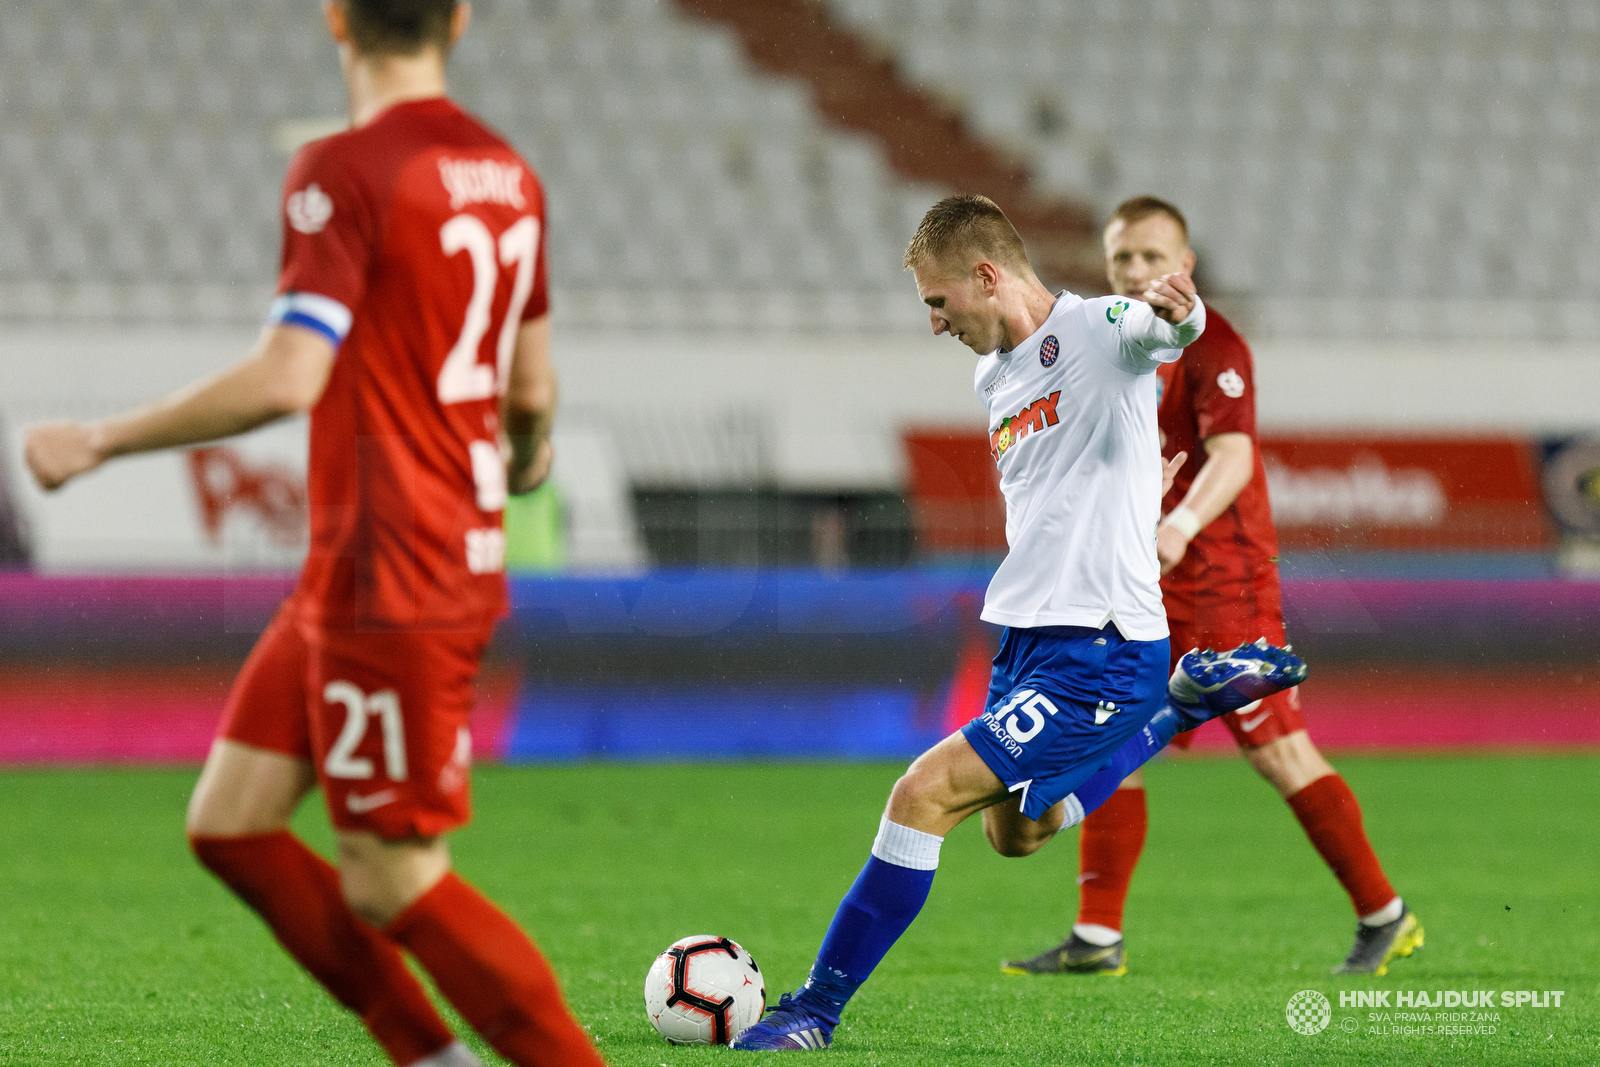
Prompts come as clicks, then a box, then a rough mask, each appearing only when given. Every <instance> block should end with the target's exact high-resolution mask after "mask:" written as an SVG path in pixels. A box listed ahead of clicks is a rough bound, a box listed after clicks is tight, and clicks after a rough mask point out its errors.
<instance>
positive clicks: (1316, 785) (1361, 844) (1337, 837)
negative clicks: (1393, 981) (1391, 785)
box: [1289, 774, 1395, 915]
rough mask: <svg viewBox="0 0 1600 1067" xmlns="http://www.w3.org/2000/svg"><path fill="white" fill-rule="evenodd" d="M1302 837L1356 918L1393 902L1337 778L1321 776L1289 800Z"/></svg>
mask: <svg viewBox="0 0 1600 1067" xmlns="http://www.w3.org/2000/svg"><path fill="white" fill-rule="evenodd" d="M1289 807H1290V808H1292V809H1294V815H1295V818H1297V819H1299V820H1300V825H1301V826H1304V827H1305V828H1306V836H1307V837H1309V838H1311V843H1312V844H1313V845H1315V846H1316V849H1317V852H1319V853H1320V854H1321V855H1322V858H1323V859H1324V860H1326V861H1327V863H1328V866H1329V867H1332V868H1333V876H1334V877H1335V878H1337V879H1339V884H1340V885H1342V886H1344V891H1345V892H1346V893H1349V894H1350V903H1352V904H1354V905H1355V909H1356V914H1357V915H1371V914H1372V913H1373V912H1375V911H1377V910H1378V909H1379V908H1382V907H1383V906H1384V905H1385V904H1387V903H1389V902H1390V901H1391V900H1393V899H1394V897H1395V892H1394V887H1393V886H1392V885H1390V884H1389V879H1388V878H1386V877H1384V874H1383V866H1382V865H1381V864H1379V863H1378V857H1377V854H1376V853H1374V852H1373V851H1372V844H1371V842H1369V841H1368V840H1367V831H1366V830H1365V829H1363V828H1362V825H1361V805H1360V804H1359V803H1357V802H1356V795H1355V794H1354V793H1352V792H1351V791H1350V787H1349V786H1348V785H1346V784H1345V781H1344V779H1343V778H1342V777H1340V776H1339V775H1338V774H1326V775H1323V776H1322V777H1321V778H1318V779H1317V780H1316V781H1314V782H1312V783H1311V784H1310V785H1308V786H1306V787H1305V788H1303V789H1301V790H1300V791H1299V792H1298V793H1295V794H1294V795H1293V796H1291V797H1289Z"/></svg>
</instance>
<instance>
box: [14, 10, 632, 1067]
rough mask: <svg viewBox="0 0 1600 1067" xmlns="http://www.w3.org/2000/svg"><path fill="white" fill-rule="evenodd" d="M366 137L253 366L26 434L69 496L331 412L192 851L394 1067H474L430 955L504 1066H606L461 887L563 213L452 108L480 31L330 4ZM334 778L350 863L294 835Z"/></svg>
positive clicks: (200, 791) (358, 136)
mask: <svg viewBox="0 0 1600 1067" xmlns="http://www.w3.org/2000/svg"><path fill="white" fill-rule="evenodd" d="M324 11H325V14H326V17H327V22H328V27H329V30H330V32H331V34H332V36H333V38H334V40H335V41H336V42H337V43H338V45H339V52H340V59H341V63H342V66H343V69H344V74H345V81H346V85H347V88H348V90H349V97H350V111H351V128H350V129H349V130H348V131H347V132H344V133H341V134H337V135H335V136H332V137H329V138H327V139H325V140H322V141H318V142H314V143H312V144H310V145H308V146H306V147H305V148H304V149H302V150H301V152H300V153H299V154H298V155H297V156H296V157H295V159H294V161H293V162H292V163H291V164H290V167H289V173H288V178H287V181H286V183H285V189H284V197H283V201H282V205H281V207H282V211H283V219H284V225H285V229H284V247H283V262H282V268H281V271H280V274H279V282H278V294H279V295H278V299H277V300H276V301H275V302H274V304H273V306H272V311H271V314H270V315H269V318H268V326H267V329H266V330H265V331H264V332H263V334H262V338H261V341H260V343H259V344H258V347H257V349H256V351H255V353H254V354H253V355H252V356H251V357H250V358H249V359H247V360H246V361H245V362H243V363H241V364H239V365H237V366H236V367H234V368H232V369H231V370H228V371H225V372H223V373H222V374H220V375H218V376H217V377H215V378H213V379H211V380H209V381H206V382H201V383H198V384H197V385H195V386H192V387H191V388H189V389H186V390H183V391H181V392H179V393H177V394H175V395H174V396H172V397H170V398H169V399H167V400H165V401H162V402H159V403H156V404H153V405H151V406H149V407H146V408H142V409H140V410H138V411H134V412H130V413H128V414H125V415H121V416H116V417H113V418H110V419H106V420H103V421H101V422H98V423H93V424H89V425H79V424H75V423H54V424H48V425H44V426H40V427H36V428H35V429H34V430H33V431H32V432H31V433H30V434H29V437H28V442H27V459H28V463H29V465H30V467H31V468H32V470H33V472H34V475H35V477H36V478H37V479H38V481H39V483H40V484H41V485H43V486H44V487H45V488H47V489H54V488H57V487H59V486H60V485H62V484H64V483H65V482H67V481H68V480H69V479H71V478H73V477H76V476H77V475H80V474H83V473H85V472H87V471H89V470H92V469H94V468H95V467H97V466H99V465H100V464H101V463H103V462H105V461H106V460H107V459H109V458H111V457H113V456H118V455H124V454H127V453H133V452H145V451H150V450H153V449H159V448H170V447H174V446H180V445H186V444H195V443H199V442H202V441H208V440H213V439H216V438H219V437H224V436H227V435H229V434H234V433H241V432H244V431H246V430H249V429H252V428H254V427H256V426H260V425H262V424H264V423H267V422H270V421H272V420H273V419H276V418H280V417H283V416H285V415H289V414H293V413H297V412H301V411H306V410H309V411H310V413H311V457H310V478H309V482H310V484H309V495H310V502H311V547H310V551H309V554H308V557H307V560H306V564H305V568H304V570H303V572H302V573H301V576H300V581H299V583H298V585H297V586H296V588H295V591H294V593H293V595H292V596H291V597H290V598H289V600H288V601H287V602H286V603H285V604H284V606H283V608H282V609H281V610H280V611H279V613H278V615H277V617H276V618H275V619H274V620H273V622H272V624H271V625H270V626H269V627H268V629H267V631H266V632H265V633H264V634H263V635H262V637H261V640H260V642H259V643H258V644H257V646H256V649H255V651H254V652H253V653H252V654H251V656H250V659H249V661H248V662H247V663H246V664H245V666H244V669H243V670H242V671H241V673H240V675H239V679H238V681H237V682H236V684H235V686H234V689H233V692H232V694H231V695H230V697H229V699H228V703H227V706H226V708H225V710H224V713H223V720H222V725H221V728H220V729H219V731H218V737H217V740H216V742H215V744H214V745H213V747H212V750H211V754H210V756H209V758H208V759H207V761H206V766H205V769H204V771H203V772H202V773H201V776H200V781H199V784H198V785H197V786H196V787H195V792H194V796H193V798H192V800H191V802H190V807H189V817H188V833H189V838H190V841H191V843H192V844H193V847H194V850H195V853H196V855H197V856H198V857H199V858H200V861H201V862H202V863H204V864H205V865H206V866H207V867H208V868H210V869H211V870H212V871H213V872H214V873H215V874H216V875H217V876H218V877H219V878H221V879H222V880H223V881H224V882H225V883H227V885H228V886H229V887H230V888H232V889H233V890H234V892H236V893H237V894H238V895H239V896H240V897H241V898H242V899H243V900H244V901H245V903H247V904H248V905H250V906H251V907H252V908H254V909H255V910H256V912H258V913H259V914H260V916H261V917H262V918H263V919H264V920H265V921H266V922H267V924H268V925H269V926H271V927H272V930H273V933H274V934H276V935H277V937H278V940H279V941H280V942H281V943H282V944H283V946H284V947H285V948H286V949H287V950H288V951H289V952H290V953H291V954H293V955H294V957H295V958H296V959H297V960H298V961H299V962H300V963H301V964H302V965H303V966H304V967H305V968H306V970H308V971H309V972H310V973H311V974H312V975H313V976H314V977H316V978H317V980H318V981H320V982H321V983H322V984H323V985H324V986H325V987H326V988H327V989H328V991H329V992H330V993H332V994H333V996H334V997H336V998H337V999H338V1000H339V1001H340V1002H341V1003H343V1004H344V1005H345V1006H347V1007H348V1008H350V1009H351V1010H352V1011H354V1012H356V1013H357V1014H358V1015H359V1016H360V1017H361V1019H362V1021H363V1022H364V1023H365V1024H366V1026H367V1028H368V1030H369V1031H370V1032H371V1033H372V1035H373V1037H374V1038H375V1039H376V1040H377V1041H378V1042H379V1044H380V1045H382V1047H383V1049H384V1051H385V1052H386V1053H387V1054H388V1056H389V1058H390V1059H391V1060H393V1061H394V1062H395V1063H397V1064H422V1065H428V1067H471V1065H476V1064H478V1063H479V1061H478V1059H477V1057H476V1056H475V1055H474V1054H473V1053H472V1052H471V1051H470V1050H469V1049H468V1048H467V1047H466V1046H465V1045H463V1044H461V1043H460V1042H458V1041H456V1040H455V1039H454V1035H452V1034H451V1032H450V1030H449V1028H448V1027H447V1026H446V1024H445V1022H444V1021H443V1019H442V1018H440V1016H439V1014H438V1012H437V1011H436V1010H435V1009H434V1007H433V1005H432V1004H431V1003H430V1001H429V998H428V995H427V993H426V992H425V991H424V990H423V988H422V986H421V985H420V984H419V983H418V981H417V979H416V978H415V977H414V976H413V975H412V974H411V972H410V970H409V969H408V968H407V966H406V964H405V961H404V959H403V957H402V955H401V950H402V949H405V950H407V951H409V952H410V953H411V954H412V955H413V956H414V957H415V958H416V959H417V961H418V962H419V963H421V964H422V966H423V967H424V968H425V969H426V970H427V971H428V972H429V974H430V975H432V977H433V979H434V981H435V983H436V984H437V985H438V987H439V990H440V991H441V992H442V993H443V994H444V995H445V997H446V998H448V999H449V1000H450V1002H451V1003H452V1004H454V1005H455V1007H456V1008H457V1010H458V1011H460V1013H461V1015H462V1017H463V1018H465V1019H466V1020H467V1021H468V1022H469V1023H471V1024H472V1025H473V1026H474V1027H475V1028H476V1029H477V1030H478V1031H479V1033H480V1034H482V1035H483V1037H484V1038H485V1039H486V1040H487V1041H488V1042H489V1043H490V1044H491V1045H492V1046H494V1048H495V1049H496V1050H497V1051H498V1052H500V1053H501V1054H502V1055H503V1056H505V1057H506V1058H507V1059H509V1060H511V1061H512V1062H513V1063H517V1064H525V1065H531V1064H539V1065H548V1067H556V1065H561V1067H572V1065H578V1067H585V1065H587V1067H600V1065H601V1060H600V1057H599V1056H598V1055H597V1054H596V1053H595V1051H594V1049H593V1047H592V1046H591V1045H590V1044H589V1041H588V1039H587V1037H586V1036H585V1035H584V1033H583V1030H582V1028H581V1027H579V1026H578V1024H577V1022H576V1021H575V1020H574V1019H573V1018H572V1016H571V1015H570V1014H569V1013H568V1011H567V1009H566V1006H565V1004H564V1003H563V1001H562V997H561V991H560V988H559V986H558V985H557V982H556V978H555V975H554V974H553V973H552V972H551V970H550V968H549V966H548V965H547V964H546V963H545V961H544V959H543V957H542V956H541V955H540V953H539V951H538V949H537V948H536V947H535V946H534V945H533V943H532V942H531V941H530V940H529V939H528V937H527V935H526V934H524V933H523V932H522V930H521V929H520V928H519V927H518V926H517V925H516V924H515V923H514V922H512V921H511V920H510V918H508V917H507V916H506V915H505V914H504V913H502V912H501V911H500V910H499V909H498V908H496V907H495V906H494V904H492V903H491V902H490V901H489V900H487V899H486V898H485V897H483V896H482V895H481V894H479V893H478V891H477V890H475V889H473V888H472V887H471V886H470V885H468V884H467V883H466V882H465V881H463V880H462V879H461V878H459V877H457V876H456V875H455V874H454V873H453V872H452V871H451V869H450V855H449V851H448V849H447V848H446V846H445V837H444V835H445V834H447V833H448V832H449V831H451V830H453V829H456V828H457V827H459V826H461V825H463V824H464V823H465V822H466V821H467V819H468V817H469V814H470V802H469V791H468V790H469V767H470V762H471V751H472V741H471V736H470V734H469V732H468V725H467V723H468V713H469V712H470V711H471V708H472V701H473V684H474V678H475V676H476V673H477V669H478V661H479V658H480V656H481V654H482V652H483V649H484V646H485V644H486V643H487V641H488V638H489V634H490V632H491V631H492V629H493V628H494V625H495V623H496V621H497V620H498V618H499V617H500V615H501V614H502V613H503V612H504V609H505V604H506V586H505V578H504V574H503V573H502V570H503V561H504V554H505V538H504V534H503V532H502V530H501V512H502V509H503V508H504V506H505V500H506V495H507V493H508V492H517V493H521V492H527V491H529V490H531V489H533V488H535V487H537V486H538V485H539V484H540V483H541V482H542V481H543V480H544V478H545V476H546V475H547V474H548V472H549V469H550V460H551V450H550V444H549V429H550V419H551V415H552V413H553V410H554V405H555V378H554V372H553V370H552V368H551V366H550V361H549V351H548V347H549V326H548V321H549V320H548V315H547V311H548V299H547V295H546V294H547V288H546V286H547V282H546V278H545V269H544V241H543V237H544V197H543V192H542V191H541V188H540V185H539V182H538V179H537V177H536V176H535V175H534V174H533V172H532V170H531V169H530V168H529V167H528V166H527V164H526V163H524V162H523V161H522V159H521V158H519V157H518V156H517V154H516V152H515V151H514V150H513V149H511V148H510V147H509V146H508V145H507V144H506V143H505V142H504V141H503V140H502V139H501V138H500V137H499V136H498V135H496V134H495V133H493V132H491V131H490V130H488V129H486V128H485V127H484V126H483V125H481V124H480V123H479V122H478V121H477V120H476V119H474V118H473V117H472V116H470V115H468V114H467V113H466V112H465V111H463V110H462V109H461V108H459V107H458V106H457V105H456V104H455V103H453V102H452V101H451V100H450V99H449V98H448V97H447V96H445V85H444V63H445V56H446V54H447V53H448V51H449V48H450V46H451V45H452V44H453V43H454V41H455V40H456V39H457V38H458V37H459V36H460V34H461V33H462V32H463V31H464V30H465V28H466V24H467V20H468V16H469V10H468V7H467V5H466V4H460V5H458V4H456V3H455V2H454V0H335V2H332V3H329V4H326V5H324ZM316 786H320V787H321V789H322V791H323V794H324V798H325V800H326V802H327V806H328V813H329V816H330V817H331V819H332V822H333V825H334V828H335V830H336V831H337V835H338V846H339V866H338V868H337V869H336V868H334V867H333V866H331V865H330V864H328V863H327V862H326V861H324V860H323V859H322V858H321V857H319V856H318V855H316V854H315V853H314V852H312V851H311V850H310V849H309V848H307V847H306V846H305V845H304V844H303V843H302V842H300V841H299V840H298V839H297V838H295V837H294V836H293V835H292V834H291V833H290V832H289V830H288V823H289V819H290V816H291V815H292V814H293V812H294V810H295V808H296V806H297V805H298V804H299V802H300V801H301V799H303V798H304V796H305V795H306V794H307V793H308V792H309V791H310V790H311V789H312V788H313V787H316Z"/></svg>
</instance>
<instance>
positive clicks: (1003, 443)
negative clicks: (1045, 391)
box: [989, 389, 1061, 463]
mask: <svg viewBox="0 0 1600 1067" xmlns="http://www.w3.org/2000/svg"><path fill="white" fill-rule="evenodd" d="M1060 401H1061V390H1059V389H1057V390H1056V391H1055V392H1053V393H1051V394H1050V395H1049V396H1041V397H1040V398H1039V399H1038V400H1035V401H1034V402H1033V403H1031V404H1029V405H1028V406H1027V407H1025V408H1023V409H1022V410H1021V411H1019V412H1017V413H1016V414H1015V415H1012V416H1010V417H1008V418H1004V419H1001V420H1000V425H999V427H998V428H996V429H994V430H992V431H990V433H989V454H990V455H991V456H993V457H994V460H995V462H996V463H998V462H1000V457H1001V456H1003V455H1005V454H1006V452H1007V451H1008V450H1009V449H1010V448H1011V446H1012V445H1014V444H1016V443H1017V442H1018V441H1020V440H1022V439H1023V438H1024V437H1026V436H1028V435H1029V434H1030V433H1033V432H1034V431H1035V430H1043V429H1045V428H1046V427H1050V426H1054V425H1055V424H1056V423H1058V422H1060V421H1061V420H1060V418H1059V417H1058V416H1057V415H1056V405H1057V404H1058V403H1060Z"/></svg>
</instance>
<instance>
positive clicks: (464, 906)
mask: <svg viewBox="0 0 1600 1067" xmlns="http://www.w3.org/2000/svg"><path fill="white" fill-rule="evenodd" d="M384 932H385V933H386V934H388V935H389V936H390V937H391V938H393V939H394V940H395V941H397V942H399V943H400V944H401V945H403V946H405V947H406V948H407V949H408V950H410V952H411V954H412V955H413V956H415V957H416V958H417V961H418V962H419V963H421V964H422V966H423V967H425V968H427V971H428V973H429V974H431V975H433V980H434V982H435V983H437V984H438V986H439V991H440V992H441V993H443V994H444V995H445V996H446V997H447V998H449V1000H450V1003H452V1004H454V1005H455V1006H456V1010H457V1011H459V1012H460V1013H461V1016H462V1018H464V1019H466V1020H467V1022H469V1023H471V1024H472V1026H473V1028H474V1029H476V1030H477V1031H478V1033H480V1034H482V1035H483V1039H484V1040H485V1041H487V1042H489V1044H491V1045H493V1046H494V1048H495V1051H496V1052H498V1053H500V1055H502V1056H504V1057H505V1058H506V1059H508V1060H510V1061H511V1062H512V1063H514V1064H517V1065H518V1067H605V1063H604V1061H602V1060H601V1059H600V1054H599V1053H598V1052H596V1051H595V1050H594V1047H593V1046H592V1045H590V1044H589V1038H588V1036H587V1035H586V1034H585V1033H584V1032H583V1028H582V1027H581V1026H579V1025H578V1023H577V1020H575V1019H574V1018H573V1017H572V1014H571V1013H570V1012H569V1011H567V1005H566V1002H565V1001H564V1000H562V998H561V987H560V985H559V984H558V983H557V982H556V976H555V973H554V972H553V971H551V970H550V965H549V964H548V963H546V962H545V960H544V957H543V956H542V955H540V954H539V950H538V948H536V947H535V946H534V944H533V942H532V941H530V940H529V939H528V935H527V934H525V933H523V932H522V928H521V927H519V926H518V925H517V924H516V923H514V922H512V921H511V918H510V917H509V916H507V915H506V914H505V913H504V912H503V911H501V910H500V909H499V908H497V907H495V906H494V904H493V903H491V902H490V901H489V899H488V898H487V897H485V896H484V895H483V894H482V893H479V892H478V891H477V890H476V889H474V888H472V886H470V885H468V884H467V883H466V882H464V881H462V880H461V879H460V878H458V877H457V876H456V875H455V874H454V873H451V874H447V875H445V876H444V878H443V880H441V881H440V882H439V884H438V885H436V886H434V887H433V888H432V889H430V890H428V891H427V892H426V893H424V894H423V895H422V897H421V899H419V900H418V901H416V903H414V904H412V905H411V906H410V907H409V908H407V909H406V910H405V911H404V912H402V913H401V914H400V917H399V918H397V919H395V920H394V922H392V923H390V924H389V925H388V927H387V928H386V929H385V930H384Z"/></svg>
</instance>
